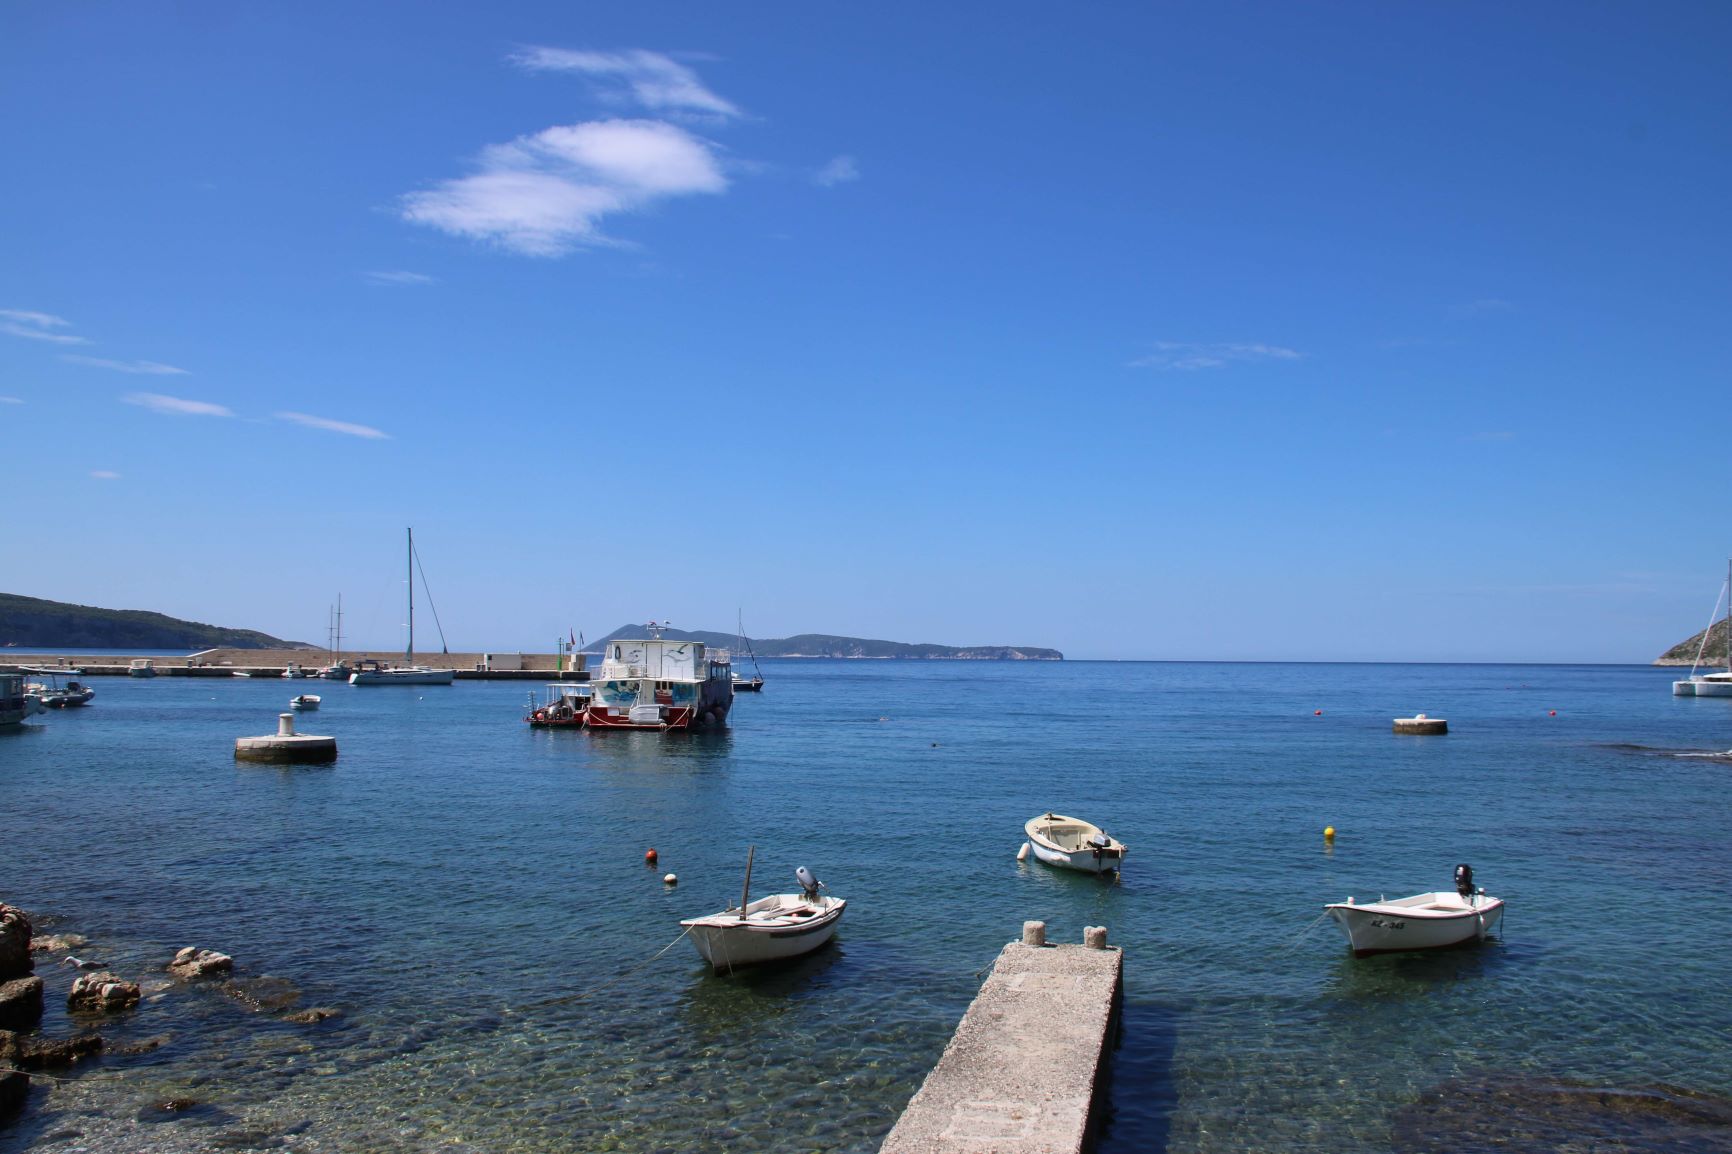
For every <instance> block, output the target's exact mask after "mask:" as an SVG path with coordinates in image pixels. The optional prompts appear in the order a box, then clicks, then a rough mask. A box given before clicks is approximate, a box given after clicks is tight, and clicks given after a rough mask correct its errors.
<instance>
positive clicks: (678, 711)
mask: <svg viewBox="0 0 1732 1154" xmlns="http://www.w3.org/2000/svg"><path fill="white" fill-rule="evenodd" d="M667 627H668V624H667V622H665V621H664V622H662V623H661V624H659V625H658V624H656V623H655V622H654V621H651V622H650V623H649V626H648V633H649V634H650V636H649V637H647V638H644V639H642V640H637V641H627V640H624V639H621V640H619V641H610V642H608V643H607V648H606V650H605V651H604V652H603V656H602V663H601V671H600V672H599V673H598V674H597V675H596V676H595V678H594V679H593V680H592V681H591V682H590V687H591V690H590V699H589V708H588V709H587V710H586V711H585V713H584V719H585V722H586V724H587V725H588V726H589V728H590V730H591V731H595V730H600V729H695V728H699V727H702V726H719V725H722V724H724V723H725V722H726V721H727V719H728V710H729V709H731V708H733V704H734V680H733V668H732V665H731V663H730V659H729V657H728V651H727V650H725V649H708V648H706V647H705V645H704V643H703V642H701V641H675V640H673V639H672V638H663V637H662V633H663V631H664V630H666V629H667Z"/></svg>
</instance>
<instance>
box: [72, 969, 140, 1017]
mask: <svg viewBox="0 0 1732 1154" xmlns="http://www.w3.org/2000/svg"><path fill="white" fill-rule="evenodd" d="M142 996H143V994H142V991H140V990H139V988H138V983H137V982H129V981H127V980H126V979H125V978H122V977H121V976H120V975H118V974H111V973H109V972H108V971H107V970H98V971H97V972H96V973H94V974H79V975H78V977H77V979H75V980H74V981H73V983H72V992H71V993H69V994H67V995H66V1007H67V1009H70V1010H80V1011H83V1012H85V1013H97V1014H112V1013H114V1012H116V1011H118V1010H130V1009H131V1008H132V1007H134V1006H136V1005H138V999H139V998H140V997H142Z"/></svg>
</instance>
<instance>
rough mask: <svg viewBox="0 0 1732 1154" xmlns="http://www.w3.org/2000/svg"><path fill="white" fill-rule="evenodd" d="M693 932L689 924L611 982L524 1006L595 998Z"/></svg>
mask: <svg viewBox="0 0 1732 1154" xmlns="http://www.w3.org/2000/svg"><path fill="white" fill-rule="evenodd" d="M691 932H692V927H691V926H687V927H686V928H685V929H683V930H681V931H680V936H679V937H677V938H675V939H674V940H673V941H671V942H669V943H668V944H667V945H665V946H663V947H662V948H661V949H659V950H657V951H656V952H655V953H654V954H653V955H652V956H650V957H648V958H645V959H644V960H643V961H641V962H639V963H638V964H637V965H635V966H632V967H631V968H630V969H628V970H626V971H625V972H624V973H622V974H620V975H619V976H618V977H616V978H614V979H613V980H612V981H611V982H603V983H602V984H601V985H599V986H596V987H595V988H594V989H591V990H585V991H583V992H582V993H580V994H566V995H563V996H562V997H558V998H548V999H547V1000H546V1001H543V1002H531V1003H530V1004H529V1005H527V1006H525V1007H523V1008H524V1009H525V1010H539V1009H541V1008H543V1007H545V1006H559V1005H563V1004H565V1003H567V1002H582V1001H587V1000H588V999H590V998H593V997H595V996H596V995H597V994H599V993H601V992H602V991H603V990H609V989H612V988H613V987H614V986H617V985H619V984H620V983H621V982H623V981H625V980H626V979H627V978H629V977H631V976H632V975H633V974H635V973H637V972H638V971H639V970H641V969H643V968H644V967H645V966H647V965H649V964H650V963H651V962H653V961H655V960H656V959H657V958H659V957H661V956H662V955H663V954H665V953H667V952H668V951H669V950H671V949H673V948H674V947H675V946H677V945H679V944H680V942H681V941H683V940H684V939H685V936H686V935H687V934H689V933H691Z"/></svg>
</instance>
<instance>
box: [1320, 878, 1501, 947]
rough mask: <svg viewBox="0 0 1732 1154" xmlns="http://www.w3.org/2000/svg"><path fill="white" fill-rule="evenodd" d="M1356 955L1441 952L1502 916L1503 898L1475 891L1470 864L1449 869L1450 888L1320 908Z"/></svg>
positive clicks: (1481, 934) (1489, 928)
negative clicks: (1452, 887)
mask: <svg viewBox="0 0 1732 1154" xmlns="http://www.w3.org/2000/svg"><path fill="white" fill-rule="evenodd" d="M1323 908H1324V909H1325V910H1326V911H1328V913H1329V916H1330V917H1332V918H1334V919H1335V923H1336V924H1337V925H1338V926H1340V927H1341V932H1342V933H1343V934H1345V935H1347V944H1348V945H1349V946H1351V947H1352V949H1353V956H1354V957H1356V958H1363V957H1367V956H1369V955H1371V954H1392V953H1405V952H1408V951H1410V950H1441V949H1446V948H1448V947H1449V946H1459V945H1462V944H1463V943H1466V942H1474V941H1480V940H1481V939H1483V938H1485V937H1486V935H1488V934H1490V933H1492V932H1493V931H1494V930H1496V929H1497V927H1498V923H1499V922H1501V921H1502V920H1503V899H1502V898H1494V897H1489V896H1487V894H1486V892H1485V889H1484V888H1483V887H1482V888H1480V889H1477V890H1476V889H1475V888H1474V885H1473V867H1472V866H1469V865H1465V864H1464V865H1458V866H1456V867H1455V892H1454V893H1449V892H1442V891H1440V892H1436V893H1429V894H1414V895H1413V896H1412V897H1410V898H1396V899H1395V900H1394V901H1386V900H1384V899H1382V898H1379V899H1378V900H1377V901H1374V902H1356V901H1354V900H1353V899H1352V898H1348V899H1347V900H1346V901H1344V902H1333V903H1331V904H1329V905H1326V906H1324V907H1323Z"/></svg>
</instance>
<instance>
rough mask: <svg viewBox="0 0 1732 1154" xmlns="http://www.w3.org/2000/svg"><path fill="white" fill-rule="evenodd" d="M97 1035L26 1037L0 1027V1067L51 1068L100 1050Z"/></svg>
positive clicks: (99, 1038)
mask: <svg viewBox="0 0 1732 1154" xmlns="http://www.w3.org/2000/svg"><path fill="white" fill-rule="evenodd" d="M104 1045H105V1043H104V1042H103V1038H102V1035H101V1034H75V1035H73V1036H72V1037H70V1038H30V1037H24V1036H21V1035H19V1034H16V1033H14V1032H13V1031H11V1030H0V1066H11V1067H13V1068H14V1069H19V1070H52V1069H55V1068H57V1067H61V1066H70V1065H72V1064H73V1063H74V1062H78V1061H81V1060H83V1059H85V1058H89V1057H91V1056H92V1055H95V1054H100V1053H102V1048H103V1046H104Z"/></svg>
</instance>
